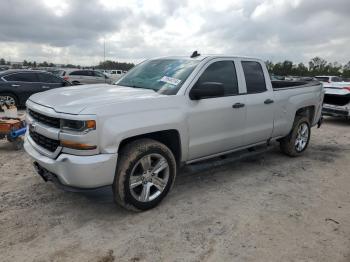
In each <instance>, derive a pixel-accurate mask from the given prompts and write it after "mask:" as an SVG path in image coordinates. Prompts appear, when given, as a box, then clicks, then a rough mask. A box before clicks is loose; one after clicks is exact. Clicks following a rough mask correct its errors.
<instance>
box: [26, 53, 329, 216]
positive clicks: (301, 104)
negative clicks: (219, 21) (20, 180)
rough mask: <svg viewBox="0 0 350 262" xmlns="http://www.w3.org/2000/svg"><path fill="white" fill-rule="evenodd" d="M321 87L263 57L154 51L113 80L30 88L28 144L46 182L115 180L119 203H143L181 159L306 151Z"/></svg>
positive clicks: (67, 184) (163, 191) (151, 202)
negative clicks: (274, 69) (260, 149)
mask: <svg viewBox="0 0 350 262" xmlns="http://www.w3.org/2000/svg"><path fill="white" fill-rule="evenodd" d="M323 93H324V90H323V87H322V84H320V83H319V82H317V81H315V82H306V81H304V82H303V81H273V82H271V81H270V77H269V74H268V71H267V68H266V66H265V63H264V62H263V61H261V60H258V59H249V58H241V57H230V56H200V57H198V55H197V56H196V57H194V58H193V56H192V57H191V58H190V57H166V58H158V59H150V60H148V61H146V62H143V63H141V64H139V65H138V66H136V67H134V68H133V69H132V70H131V71H130V72H129V73H128V74H127V75H125V76H124V77H123V78H121V79H120V80H119V81H118V82H117V83H116V85H88V86H84V87H75V88H65V89H64V92H60V91H59V90H56V91H55V90H52V91H50V92H45V93H43V94H36V95H33V96H32V97H30V99H29V100H28V101H27V107H28V112H29V113H28V114H27V123H28V125H29V132H28V133H27V135H26V140H25V144H24V147H25V150H26V151H27V153H28V154H29V155H30V156H31V158H32V159H33V160H34V164H35V167H36V170H37V172H38V173H39V175H41V176H42V178H43V179H44V180H45V181H53V182H55V183H57V184H58V185H59V186H60V187H63V188H66V189H68V190H79V189H81V190H84V189H91V188H96V187H101V186H107V185H110V186H112V188H113V192H114V199H115V201H116V202H117V203H119V204H121V205H122V206H124V207H125V208H128V209H132V210H146V209H149V208H152V207H154V206H156V205H157V204H159V203H160V201H161V200H162V199H163V198H164V197H165V196H166V195H167V193H168V192H169V191H170V189H171V188H172V186H173V184H174V180H175V177H176V173H177V172H178V170H179V167H180V166H181V165H183V164H190V163H194V162H198V161H203V160H207V159H209V158H213V157H217V156H219V155H225V154H228V153H230V152H233V151H238V150H242V149H247V148H253V147H254V146H257V145H269V144H270V142H271V141H275V140H277V141H279V142H280V145H281V150H282V152H284V153H285V154H287V155H289V156H299V155H301V154H302V153H303V152H304V151H305V150H306V148H307V146H308V144H309V141H310V136H311V127H313V126H315V125H316V124H317V123H318V122H319V120H320V116H321V109H322V101H323Z"/></svg>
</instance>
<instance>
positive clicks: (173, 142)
mask: <svg viewBox="0 0 350 262" xmlns="http://www.w3.org/2000/svg"><path fill="white" fill-rule="evenodd" d="M142 138H149V139H153V140H156V141H158V142H160V143H162V144H164V145H166V146H167V147H168V148H169V149H170V150H171V152H172V153H173V154H174V157H175V160H176V163H177V165H179V164H180V163H181V156H182V152H181V138H180V133H179V131H178V130H176V129H169V130H162V131H156V132H151V133H146V134H141V135H136V136H131V137H128V138H124V139H123V140H122V141H121V142H120V144H119V146H118V153H119V152H120V151H121V150H122V149H123V147H124V146H125V145H127V144H129V143H131V142H133V141H135V140H139V139H142Z"/></svg>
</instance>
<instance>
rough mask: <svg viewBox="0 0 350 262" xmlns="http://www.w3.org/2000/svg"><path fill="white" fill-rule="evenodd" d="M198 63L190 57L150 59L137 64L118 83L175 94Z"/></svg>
mask: <svg viewBox="0 0 350 262" xmlns="http://www.w3.org/2000/svg"><path fill="white" fill-rule="evenodd" d="M198 63H199V61H198V60H189V59H155V60H149V61H146V62H143V63H141V64H140V65H138V66H136V67H135V68H134V69H133V70H132V71H130V72H129V73H128V74H127V75H125V76H124V77H123V78H122V79H120V80H119V81H118V82H117V83H116V84H117V85H120V86H128V87H133V88H145V89H152V90H154V91H156V92H157V93H160V94H165V95H175V94H176V93H177V91H179V89H180V87H181V86H182V84H183V83H184V82H185V81H186V79H187V77H188V76H189V75H190V74H191V73H192V71H193V70H194V68H195V67H196V65H197V64H198Z"/></svg>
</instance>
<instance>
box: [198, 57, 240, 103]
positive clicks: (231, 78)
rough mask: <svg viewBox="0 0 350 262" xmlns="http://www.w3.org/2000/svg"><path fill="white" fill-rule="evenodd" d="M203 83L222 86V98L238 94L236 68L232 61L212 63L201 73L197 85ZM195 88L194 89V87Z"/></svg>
mask: <svg viewBox="0 0 350 262" xmlns="http://www.w3.org/2000/svg"><path fill="white" fill-rule="evenodd" d="M204 82H217V83H221V84H223V86H224V89H225V94H224V96H230V95H237V94H238V82H237V74H236V68H235V65H234V63H233V62H232V61H219V62H214V63H212V64H211V65H210V66H208V68H207V69H205V71H204V72H203V74H202V75H201V76H200V78H199V79H198V81H197V84H201V83H204ZM194 88H195V87H194Z"/></svg>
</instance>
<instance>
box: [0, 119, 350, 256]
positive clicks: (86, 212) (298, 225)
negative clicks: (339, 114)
mask: <svg viewBox="0 0 350 262" xmlns="http://www.w3.org/2000/svg"><path fill="white" fill-rule="evenodd" d="M349 130H350V123H349V122H346V121H345V120H336V119H327V120H326V121H325V124H324V126H323V127H322V128H321V129H313V130H312V131H313V134H312V142H311V145H310V147H309V150H308V151H307V153H306V154H305V155H304V156H303V157H300V158H288V157H286V156H284V155H282V154H280V153H279V150H278V147H274V148H272V149H270V150H269V151H268V152H266V153H263V154H260V155H258V156H255V157H250V158H248V159H245V160H240V161H233V160H232V158H231V157H230V158H227V159H225V160H223V161H219V160H218V161H211V162H209V163H205V164H201V165H196V166H194V167H189V168H186V169H185V170H183V171H182V172H181V173H180V174H179V176H178V177H177V181H176V183H175V187H174V189H173V191H172V192H171V193H170V194H169V196H168V197H167V198H166V200H165V201H164V202H163V203H162V204H161V205H160V206H159V207H157V208H155V209H153V210H151V211H148V212H144V213H131V212H128V211H125V210H123V209H121V208H119V207H118V206H116V205H114V204H113V202H112V200H111V192H110V191H108V190H104V191H99V192H95V193H89V194H87V193H86V194H77V193H68V192H63V191H60V190H58V189H56V188H55V187H54V186H53V185H51V184H48V183H46V184H45V183H44V182H43V181H42V180H41V178H40V177H38V176H37V175H36V174H35V173H34V171H33V169H32V166H31V161H30V160H29V159H28V157H27V156H26V155H25V153H24V152H23V151H20V152H15V151H12V150H11V149H10V147H9V145H8V144H7V143H4V142H1V143H0V173H1V176H0V260H1V261H105V262H107V261H318V262H319V261H332V262H334V261H350V172H349V167H350V132H349Z"/></svg>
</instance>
